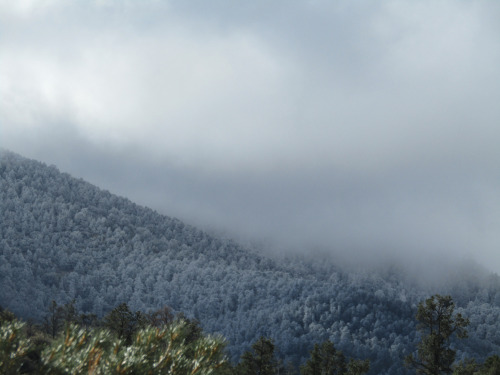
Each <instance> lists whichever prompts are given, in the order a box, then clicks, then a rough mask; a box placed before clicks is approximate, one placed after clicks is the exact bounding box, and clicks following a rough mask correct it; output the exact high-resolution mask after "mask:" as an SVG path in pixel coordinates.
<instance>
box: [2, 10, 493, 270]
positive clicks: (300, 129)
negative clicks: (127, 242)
mask: <svg viewBox="0 0 500 375" xmlns="http://www.w3.org/2000/svg"><path fill="white" fill-rule="evenodd" d="M499 17H500V5H498V4H496V3H492V2H487V1H478V2H473V3H468V2H452V1H442V2H434V1H424V2H419V3H414V2H406V1H403V2H401V1H397V2H396V1H382V2H378V3H374V4H363V3H353V2H351V1H341V2H336V3H335V4H330V3H328V2H323V1H297V2H280V1H278V2H273V3H272V4H268V2H254V3H252V4H246V5H236V4H233V5H231V6H228V4H222V3H211V5H210V6H207V4H206V3H205V2H203V1H199V2H190V3H186V2H182V1H163V2H162V1H146V2H139V3H138V2H121V1H94V2H81V3H78V2H74V3H71V4H69V3H67V2H64V1H49V2H40V3H35V2H31V1H19V2H16V3H15V4H14V5H11V4H7V3H5V4H0V21H1V25H2V26H0V32H1V37H0V75H1V77H2V79H1V80H0V111H1V113H2V123H1V125H0V139H1V144H2V146H3V147H6V148H9V149H11V150H13V151H17V152H19V153H22V154H24V155H26V156H29V157H34V158H37V159H40V160H43V161H46V162H48V163H54V164H57V165H59V166H60V167H61V169H63V170H65V171H68V172H71V173H72V174H74V175H76V176H82V177H84V178H87V179H89V180H90V181H92V182H94V183H96V184H98V185H100V186H102V187H105V188H107V189H110V190H112V191H114V192H117V193H120V194H123V195H126V196H128V197H130V198H131V199H133V200H136V201H138V202H140V203H143V204H147V205H149V206H152V207H153V208H156V209H158V210H159V211H161V212H164V213H166V214H169V215H173V216H178V217H180V218H183V219H185V220H188V221H190V222H192V223H194V224H197V225H200V226H202V227H205V228H213V229H217V230H226V231H227V232H228V233H229V234H231V235H242V236H247V237H251V238H268V239H272V240H274V241H276V242H279V243H281V244H283V246H284V247H292V246H294V247H297V248H304V249H310V248H312V247H319V248H324V249H335V250H342V249H344V250H347V251H348V252H352V253H354V254H356V251H363V253H367V252H380V251H389V252H399V253H405V252H413V253H415V252H421V251H423V250H426V251H429V252H439V253H444V254H454V255H456V256H463V255H472V256H473V257H475V258H476V259H478V260H479V261H480V262H481V263H483V264H485V265H487V266H489V267H491V268H492V269H494V270H496V271H500V255H498V251H497V248H498V245H499V244H500V241H499V238H498V236H497V235H496V233H497V232H498V230H497V228H498V227H499V224H500V201H499V198H498V197H497V196H498V194H497V192H498V191H499V189H500V176H499V175H498V163H499V161H500V151H499V150H500V148H499V147H498V139H499V137H500V131H499V128H498V124H499V123H500V107H499V106H498V103H499V102H500V100H499V99H500V94H499V93H500V71H499V70H498V66H499V65H500V64H499V63H500V25H499V24H498V22H497V20H498V19H499Z"/></svg>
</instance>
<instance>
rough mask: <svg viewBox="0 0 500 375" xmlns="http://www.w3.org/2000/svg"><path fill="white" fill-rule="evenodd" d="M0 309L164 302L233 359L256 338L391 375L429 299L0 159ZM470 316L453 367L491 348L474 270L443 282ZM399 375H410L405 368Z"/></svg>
mask: <svg viewBox="0 0 500 375" xmlns="http://www.w3.org/2000/svg"><path fill="white" fill-rule="evenodd" d="M0 179H1V180H0V211H1V217H2V220H1V222H0V305H1V306H3V307H5V308H8V309H9V310H11V311H13V312H14V313H15V314H16V315H18V316H20V317H22V318H23V319H32V320H34V321H42V320H43V319H44V318H45V317H46V314H47V311H49V309H50V306H51V303H52V301H56V303H57V304H59V305H64V304H67V303H70V302H71V301H73V300H74V301H75V308H76V309H77V310H78V311H79V312H81V313H82V314H95V315H96V316H97V317H98V318H99V319H101V318H102V317H104V316H105V315H106V314H108V313H109V312H110V311H112V310H113V309H114V308H115V307H116V306H119V305H120V304H123V303H126V304H127V306H129V307H130V309H132V310H133V311H143V312H151V311H155V310H158V309H161V308H163V307H164V306H170V307H171V308H172V309H173V310H174V311H175V312H184V313H185V314H186V316H187V317H188V318H190V319H196V320H197V321H199V322H200V324H201V326H202V327H203V330H204V331H205V332H207V333H211V334H222V335H223V336H224V337H225V338H226V340H227V343H228V346H227V353H228V354H229V357H230V360H231V361H232V362H236V361H238V360H239V358H240V357H241V355H242V354H243V353H245V352H246V351H248V350H249V348H251V346H252V344H254V343H255V342H256V341H257V340H258V339H259V338H260V337H268V338H270V339H272V341H273V343H274V344H275V346H276V351H277V353H276V354H277V356H278V357H279V358H282V359H283V360H284V361H285V362H290V363H292V364H294V365H295V366H298V365H299V364H301V363H304V361H305V360H306V359H307V358H308V357H309V353H310V351H311V350H312V349H313V346H314V344H315V343H321V342H325V341H327V340H330V341H331V342H333V343H335V346H336V347H338V348H339V349H340V350H342V352H343V353H345V354H346V355H347V356H349V357H354V358H363V359H364V358H367V359H369V360H370V374H403V373H405V371H406V370H404V365H403V362H404V358H405V357H406V356H407V355H409V354H410V353H412V352H413V351H414V350H415V347H416V343H417V342H418V339H419V337H418V334H417V329H416V328H417V324H416V321H415V319H414V318H415V314H416V309H417V305H418V302H419V301H421V300H423V299H424V298H426V297H428V296H429V295H430V294H433V293H434V291H430V290H428V289H426V288H423V287H419V285H418V284H414V283H412V282H410V281H408V280H407V279H406V278H405V277H404V274H403V273H402V272H400V271H398V269H397V268H395V269H390V270H389V271H387V272H379V273H374V272H370V273H369V272H355V271H347V270H344V269H340V268H339V267H338V266H336V265H335V263H334V262H333V261H327V260H325V259H321V260H313V259H307V258H305V257H294V258H290V259H276V258H272V257H269V256H266V255H264V254H263V253H262V252H257V251H255V250H253V249H249V248H245V247H243V246H241V245H239V244H237V243H236V242H234V241H232V240H229V239H223V238H218V237H216V236H213V235H210V234H208V233H205V232H203V231H200V230H198V229H196V228H194V227H192V226H189V225H186V224H184V223H183V222H181V221H179V220H177V219H173V218H170V217H167V216H163V215H160V214H158V213H156V212H155V211H153V210H151V209H148V208H144V207H140V206H138V205H136V204H134V203H132V202H130V201H129V200H127V199H124V198H120V197H117V196H115V195H113V194H111V193H109V192H106V191H102V190H100V189H99V188H97V187H95V186H93V185H91V184H89V183H87V182H85V181H83V180H79V179H75V178H73V177H71V176H69V175H68V174H65V173H61V172H59V171H58V169H57V168H56V167H54V166H46V165H45V164H43V163H40V162H37V161H33V160H28V159H25V158H22V157H20V156H18V155H16V154H13V153H11V152H7V151H2V152H1V155H0ZM441 288H442V289H443V290H438V292H446V293H449V294H451V295H452V296H453V298H454V300H455V301H456V304H457V311H458V312H460V313H462V314H463V315H464V316H467V317H469V319H470V326H469V328H468V331H469V338H468V339H466V340H459V341H456V342H454V347H455V348H456V350H457V359H458V360H462V359H466V358H470V357H474V358H477V359H478V360H479V361H483V360H485V359H486V357H488V356H490V355H492V354H495V353H499V352H500V321H499V313H500V281H499V278H498V276H497V275H490V274H488V273H486V272H483V271H480V272H479V271H478V272H477V273H472V274H467V275H461V277H457V278H456V280H450V281H449V282H448V283H446V285H442V286H441ZM409 373H411V372H409Z"/></svg>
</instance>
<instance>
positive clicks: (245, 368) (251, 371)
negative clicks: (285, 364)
mask: <svg viewBox="0 0 500 375" xmlns="http://www.w3.org/2000/svg"><path fill="white" fill-rule="evenodd" d="M276 369H277V362H276V359H275V358H274V343H273V341H272V340H271V339H268V338H265V337H262V336H261V337H260V339H259V340H257V341H256V342H255V343H254V344H253V345H252V351H247V352H245V353H243V355H242V356H241V362H240V363H239V364H238V366H237V367H236V372H237V374H240V375H274V374H276Z"/></svg>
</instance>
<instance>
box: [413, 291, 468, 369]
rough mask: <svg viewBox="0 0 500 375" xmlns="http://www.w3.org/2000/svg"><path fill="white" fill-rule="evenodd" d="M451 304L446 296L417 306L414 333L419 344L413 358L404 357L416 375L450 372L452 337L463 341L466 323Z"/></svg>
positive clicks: (436, 296)
mask: <svg viewBox="0 0 500 375" xmlns="http://www.w3.org/2000/svg"><path fill="white" fill-rule="evenodd" d="M454 310H455V304H454V303H453V300H452V298H451V297H450V296H440V295H434V296H432V297H431V298H428V299H427V300H426V301H425V302H424V303H422V302H421V303H419V305H418V310H417V316H416V318H417V320H418V321H419V325H418V330H419V331H420V333H421V341H420V343H419V344H418V347H417V356H416V357H415V356H414V355H413V354H411V355H409V356H408V357H406V364H407V366H409V367H413V368H415V369H416V370H417V373H419V374H428V375H439V374H450V373H452V372H453V370H452V367H451V366H452V364H453V362H454V361H455V351H454V350H453V349H451V347H450V339H451V337H452V336H453V335H456V336H457V337H458V338H465V337H467V330H466V329H465V328H466V327H467V326H468V325H469V320H468V319H466V318H464V317H463V316H462V315H461V314H455V313H454Z"/></svg>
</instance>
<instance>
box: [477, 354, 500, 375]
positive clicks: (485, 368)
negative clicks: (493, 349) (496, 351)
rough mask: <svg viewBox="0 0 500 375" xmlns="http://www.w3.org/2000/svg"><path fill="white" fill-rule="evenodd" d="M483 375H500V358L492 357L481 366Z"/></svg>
mask: <svg viewBox="0 0 500 375" xmlns="http://www.w3.org/2000/svg"><path fill="white" fill-rule="evenodd" d="M481 375H500V357H499V356H498V355H492V356H491V357H488V358H487V359H486V361H485V362H484V364H483V365H482V366H481Z"/></svg>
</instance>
